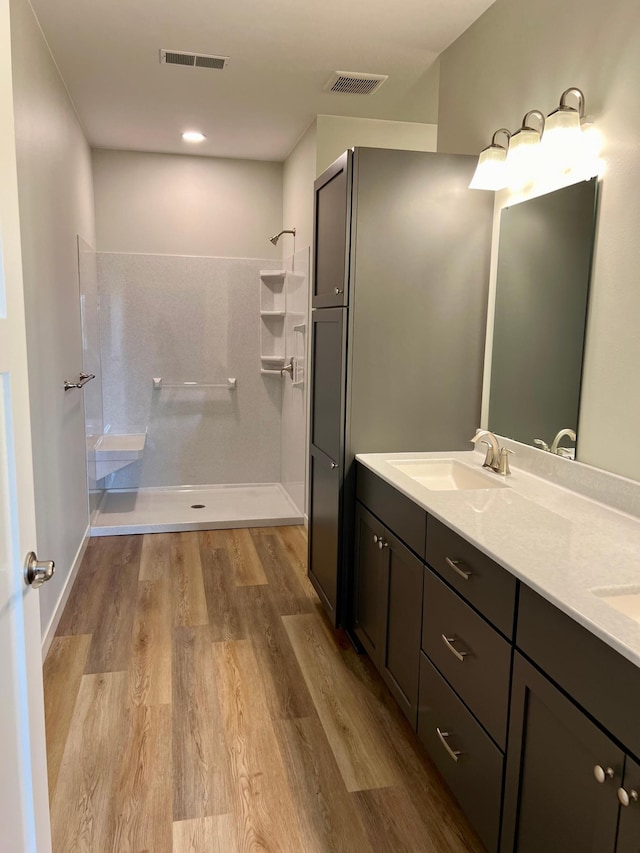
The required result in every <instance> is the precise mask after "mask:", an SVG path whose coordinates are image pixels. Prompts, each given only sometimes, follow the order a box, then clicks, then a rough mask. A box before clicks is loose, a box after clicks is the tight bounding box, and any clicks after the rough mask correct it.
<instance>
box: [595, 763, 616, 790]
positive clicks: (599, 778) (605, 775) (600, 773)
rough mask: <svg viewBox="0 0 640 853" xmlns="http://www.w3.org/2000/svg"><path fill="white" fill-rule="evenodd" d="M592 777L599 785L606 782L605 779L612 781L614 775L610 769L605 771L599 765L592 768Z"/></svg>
mask: <svg viewBox="0 0 640 853" xmlns="http://www.w3.org/2000/svg"><path fill="white" fill-rule="evenodd" d="M593 775H594V776H595V777H596V782H599V783H600V784H601V785H602V784H603V783H604V782H606V781H607V779H613V777H614V776H615V775H616V774H615V772H614V770H613V768H612V767H607V769H606V770H605V768H604V767H601V766H600V765H599V764H596V766H595V767H594V768H593Z"/></svg>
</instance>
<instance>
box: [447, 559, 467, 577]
mask: <svg viewBox="0 0 640 853" xmlns="http://www.w3.org/2000/svg"><path fill="white" fill-rule="evenodd" d="M445 560H446V562H447V565H448V566H449V568H450V569H453V571H454V572H456V573H457V574H459V575H460V577H461V578H462V579H463V580H465V581H468V580H469V578H470V577H471V575H472V572H470V571H469V569H467V567H466V566H465V564H464V563H462V562H461V561H460V560H452V559H451V558H450V557H445Z"/></svg>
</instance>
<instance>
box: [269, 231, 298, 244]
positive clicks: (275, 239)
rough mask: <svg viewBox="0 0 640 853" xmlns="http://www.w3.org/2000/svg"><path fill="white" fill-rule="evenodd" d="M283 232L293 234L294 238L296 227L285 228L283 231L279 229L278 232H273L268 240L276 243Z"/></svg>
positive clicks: (294, 237)
mask: <svg viewBox="0 0 640 853" xmlns="http://www.w3.org/2000/svg"><path fill="white" fill-rule="evenodd" d="M283 234H293V239H294V241H295V239H296V229H295V228H285V229H284V230H283V231H280V233H279V234H274V235H273V237H269V242H270V243H273V245H274V246H277V245H278V240H279V239H280V238H281V237H282V235H283Z"/></svg>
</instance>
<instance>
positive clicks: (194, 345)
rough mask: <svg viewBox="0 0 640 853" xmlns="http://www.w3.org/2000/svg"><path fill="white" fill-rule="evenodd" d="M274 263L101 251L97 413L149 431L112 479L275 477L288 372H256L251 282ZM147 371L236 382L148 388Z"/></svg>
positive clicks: (120, 483)
mask: <svg viewBox="0 0 640 853" xmlns="http://www.w3.org/2000/svg"><path fill="white" fill-rule="evenodd" d="M279 265H280V264H279V262H278V261H270V260H264V259H263V260H259V259H246V258H243V259H240V258H194V257H185V256H175V255H143V254H118V253H115V252H108V253H105V254H102V253H98V280H99V291H100V312H101V314H100V334H101V347H102V375H103V388H104V415H105V421H106V422H107V423H109V424H110V425H111V431H112V432H114V433H130V432H134V433H140V432H146V433H147V440H146V445H145V450H144V455H143V458H142V460H140V461H139V462H135V463H134V464H132V465H127V466H126V467H125V468H122V469H121V470H120V471H117V472H116V473H115V474H113V475H112V476H111V477H110V478H109V479H108V480H107V481H105V485H106V486H108V488H132V487H133V488H136V487H138V486H142V487H145V486H184V485H195V484H199V485H210V484H219V483H273V482H277V481H279V480H280V423H281V407H282V387H283V383H284V380H281V379H280V377H274V376H268V375H262V374H261V373H260V367H261V363H260V331H261V330H260V326H261V323H262V321H261V318H260V289H259V282H260V270H261V269H269V268H272V267H276V268H277V267H278V266H279ZM153 377H161V378H162V379H163V381H164V382H165V383H167V384H169V383H179V382H200V383H204V384H223V383H226V382H227V379H228V378H229V377H234V378H235V379H236V380H237V387H236V388H235V389H234V390H228V389H226V388H189V389H186V390H185V389H182V388H173V389H172V388H163V389H162V390H156V389H154V388H153V382H152V379H153ZM287 381H288V380H287Z"/></svg>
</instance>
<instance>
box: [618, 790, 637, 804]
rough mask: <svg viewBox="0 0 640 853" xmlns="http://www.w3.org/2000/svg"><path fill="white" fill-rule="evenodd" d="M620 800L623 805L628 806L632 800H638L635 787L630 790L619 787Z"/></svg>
mask: <svg viewBox="0 0 640 853" xmlns="http://www.w3.org/2000/svg"><path fill="white" fill-rule="evenodd" d="M618 800H619V801H620V805H621V806H624V807H625V808H628V807H629V806H630V805H631V803H632V802H633V803H637V802H638V792H637V791H634V789H633V788H632V789H631V790H630V791H626V790H625V789H624V788H618Z"/></svg>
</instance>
